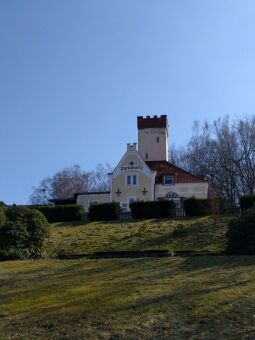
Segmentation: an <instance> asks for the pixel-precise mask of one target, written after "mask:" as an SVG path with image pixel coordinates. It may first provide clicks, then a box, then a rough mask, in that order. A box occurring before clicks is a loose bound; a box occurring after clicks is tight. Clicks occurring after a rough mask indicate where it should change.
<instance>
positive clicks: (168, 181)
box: [164, 176, 174, 185]
mask: <svg viewBox="0 0 255 340" xmlns="http://www.w3.org/2000/svg"><path fill="white" fill-rule="evenodd" d="M164 185H174V176H164Z"/></svg>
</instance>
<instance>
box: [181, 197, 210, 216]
mask: <svg viewBox="0 0 255 340" xmlns="http://www.w3.org/2000/svg"><path fill="white" fill-rule="evenodd" d="M183 203H184V210H185V214H186V215H187V216H204V215H208V214H210V212H211V211H210V210H211V209H210V202H209V200H208V199H198V198H195V197H191V198H187V199H185V200H184V202H183Z"/></svg>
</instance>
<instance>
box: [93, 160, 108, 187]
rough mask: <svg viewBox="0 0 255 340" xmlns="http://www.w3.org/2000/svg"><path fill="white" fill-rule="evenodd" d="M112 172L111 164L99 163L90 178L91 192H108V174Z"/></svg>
mask: <svg viewBox="0 0 255 340" xmlns="http://www.w3.org/2000/svg"><path fill="white" fill-rule="evenodd" d="M111 171H112V166H111V165H110V164H109V163H105V164H102V163H99V164H98V165H97V167H96V169H95V170H94V171H92V172H91V174H90V177H89V189H90V191H107V190H110V187H109V178H108V173H109V172H111Z"/></svg>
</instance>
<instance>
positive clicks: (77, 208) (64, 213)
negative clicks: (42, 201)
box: [33, 204, 84, 222]
mask: <svg viewBox="0 0 255 340" xmlns="http://www.w3.org/2000/svg"><path fill="white" fill-rule="evenodd" d="M33 208H34V209H36V210H39V211H40V212H42V213H43V214H44V216H45V217H46V218H47V220H48V221H49V222H71V221H80V220H81V219H82V216H83V214H84V209H83V207H82V206H81V205H77V204H70V205H41V206H33Z"/></svg>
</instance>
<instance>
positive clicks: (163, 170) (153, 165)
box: [146, 161, 206, 184]
mask: <svg viewBox="0 0 255 340" xmlns="http://www.w3.org/2000/svg"><path fill="white" fill-rule="evenodd" d="M146 164H147V165H148V167H149V168H150V169H151V170H152V171H156V184H160V183H163V177H164V176H167V175H174V180H175V183H197V182H206V181H205V180H204V179H203V178H202V177H200V176H196V175H193V174H192V173H190V172H188V171H186V170H183V169H181V168H179V167H178V166H176V165H174V164H172V163H170V162H167V161H148V162H146Z"/></svg>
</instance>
